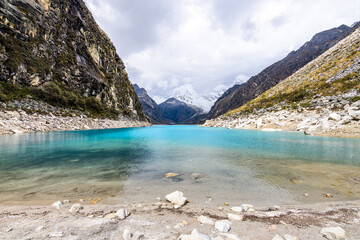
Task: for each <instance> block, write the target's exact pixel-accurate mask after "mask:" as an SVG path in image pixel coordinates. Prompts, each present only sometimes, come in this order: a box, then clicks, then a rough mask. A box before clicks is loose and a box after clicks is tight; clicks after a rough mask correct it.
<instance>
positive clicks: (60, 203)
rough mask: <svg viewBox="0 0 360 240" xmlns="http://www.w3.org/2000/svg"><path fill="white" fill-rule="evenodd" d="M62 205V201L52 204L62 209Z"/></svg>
mask: <svg viewBox="0 0 360 240" xmlns="http://www.w3.org/2000/svg"><path fill="white" fill-rule="evenodd" d="M61 205H62V202H61V201H57V202H54V203H53V204H52V206H53V207H55V208H56V209H57V210H60V207H61Z"/></svg>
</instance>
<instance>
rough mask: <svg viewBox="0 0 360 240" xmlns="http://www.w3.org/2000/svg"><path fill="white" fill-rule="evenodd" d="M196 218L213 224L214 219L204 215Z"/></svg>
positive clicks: (201, 221)
mask: <svg viewBox="0 0 360 240" xmlns="http://www.w3.org/2000/svg"><path fill="white" fill-rule="evenodd" d="M197 220H198V221H199V222H200V223H202V224H209V225H214V221H213V220H211V219H210V218H208V217H206V216H200V217H198V218H197Z"/></svg>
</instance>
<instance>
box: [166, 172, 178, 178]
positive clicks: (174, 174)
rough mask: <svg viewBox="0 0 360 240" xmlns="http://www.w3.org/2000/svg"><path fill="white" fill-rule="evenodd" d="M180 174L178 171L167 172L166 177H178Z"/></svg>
mask: <svg viewBox="0 0 360 240" xmlns="http://www.w3.org/2000/svg"><path fill="white" fill-rule="evenodd" d="M178 176H180V174H177V173H167V174H165V177H167V178H172V177H178Z"/></svg>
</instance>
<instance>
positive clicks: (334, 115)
mask: <svg viewBox="0 0 360 240" xmlns="http://www.w3.org/2000/svg"><path fill="white" fill-rule="evenodd" d="M329 119H330V120H334V121H340V120H341V116H340V115H339V114H337V113H330V115H329Z"/></svg>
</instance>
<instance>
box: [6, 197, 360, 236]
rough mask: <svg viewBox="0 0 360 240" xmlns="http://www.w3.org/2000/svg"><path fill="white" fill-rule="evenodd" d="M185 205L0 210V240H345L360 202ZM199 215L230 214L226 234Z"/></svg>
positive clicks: (358, 218)
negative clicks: (191, 239)
mask: <svg viewBox="0 0 360 240" xmlns="http://www.w3.org/2000/svg"><path fill="white" fill-rule="evenodd" d="M189 201H190V202H189V203H187V204H186V205H185V206H183V207H181V208H179V209H174V208H173V205H172V204H171V203H169V202H165V201H164V200H163V201H162V202H159V201H158V200H156V199H154V201H153V203H152V204H144V203H142V202H141V201H139V203H133V204H127V205H101V202H99V203H96V204H93V205H90V204H88V203H83V202H79V201H78V202H70V203H67V202H66V203H63V204H62V205H61V206H60V209H56V207H54V206H0V219H1V220H2V221H1V222H0V226H1V228H0V229H1V235H2V236H4V237H5V238H6V239H15V238H19V237H23V238H27V239H41V238H46V237H55V238H56V237H60V238H61V239H131V238H122V236H124V232H126V231H128V232H130V233H133V234H134V235H136V234H138V235H143V238H140V237H139V238H132V239H180V238H179V237H180V236H181V235H182V234H185V235H189V234H191V232H192V231H193V229H197V230H198V231H199V232H200V233H201V234H205V235H207V236H209V237H211V238H212V239H225V240H226V239H258V240H265V239H273V238H274V237H275V236H276V235H277V234H278V235H280V236H282V237H283V236H285V234H288V235H291V236H293V237H297V238H298V239H322V234H321V230H322V229H323V228H324V227H341V228H343V229H344V230H345V232H346V237H347V239H349V240H352V239H359V237H360V232H359V231H358V223H359V222H360V201H342V202H325V203H314V204H297V205H283V206H254V211H250V210H249V211H247V212H242V213H238V212H234V211H233V210H231V208H232V207H234V206H232V205H230V206H227V205H226V204H225V205H221V206H219V207H217V206H209V205H206V204H203V205H195V204H192V203H191V199H189ZM74 204H80V206H78V207H79V209H78V210H76V211H72V212H69V210H70V209H71V208H73V206H74ZM239 205H240V203H239ZM119 209H126V210H128V211H129V212H130V215H129V216H128V217H126V218H125V219H123V220H120V219H118V218H117V217H114V213H115V212H117V211H118V210H119ZM73 210H74V209H73ZM229 214H233V215H238V216H241V218H242V220H235V219H234V216H231V215H229ZM199 216H205V217H206V219H210V221H213V222H216V221H217V220H226V219H227V220H229V216H231V217H230V219H231V220H230V221H231V230H230V231H229V232H227V233H222V232H221V231H219V230H216V229H215V227H214V226H213V225H212V224H206V223H201V222H200V221H199V220H198V217H199ZM226 234H228V235H226ZM229 234H230V235H229ZM14 237H15V238H14ZM236 237H238V238H236ZM183 239H187V238H185V237H183ZM204 239H205V238H204ZM294 239H296V238H294Z"/></svg>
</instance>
